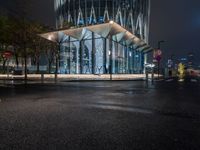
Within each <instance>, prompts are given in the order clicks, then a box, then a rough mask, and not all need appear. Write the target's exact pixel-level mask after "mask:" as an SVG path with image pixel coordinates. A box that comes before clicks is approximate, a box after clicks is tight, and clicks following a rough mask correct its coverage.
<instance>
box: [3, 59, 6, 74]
mask: <svg viewBox="0 0 200 150" xmlns="http://www.w3.org/2000/svg"><path fill="white" fill-rule="evenodd" d="M6 61H7V59H3V73H4V74H5V73H6Z"/></svg>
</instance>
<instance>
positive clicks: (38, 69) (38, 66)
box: [37, 61, 40, 74]
mask: <svg viewBox="0 0 200 150" xmlns="http://www.w3.org/2000/svg"><path fill="white" fill-rule="evenodd" d="M39 72H40V63H39V61H37V74H38V73H39Z"/></svg>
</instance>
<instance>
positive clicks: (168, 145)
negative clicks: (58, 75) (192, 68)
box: [0, 81, 200, 150]
mask: <svg viewBox="0 0 200 150" xmlns="http://www.w3.org/2000/svg"><path fill="white" fill-rule="evenodd" d="M0 99H1V100H0V101H1V102H0V150H199V149H200V84H199V83H178V82H174V81H162V82H156V83H155V84H154V85H151V84H150V83H149V85H148V86H147V84H146V83H145V82H143V81H120V82H115V81H113V82H109V81H105V82H103V81H99V82H65V83H59V84H57V85H53V84H45V85H41V84H30V85H26V87H25V86H24V85H15V86H7V87H5V86H0Z"/></svg>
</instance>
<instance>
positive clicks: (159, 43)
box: [157, 40, 165, 79]
mask: <svg viewBox="0 0 200 150" xmlns="http://www.w3.org/2000/svg"><path fill="white" fill-rule="evenodd" d="M164 42H165V41H164V40H160V41H158V49H157V51H160V52H161V50H160V48H161V43H164ZM160 59H161V57H160V58H159V59H158V60H157V62H158V79H159V78H160Z"/></svg>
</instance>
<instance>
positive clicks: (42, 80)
mask: <svg viewBox="0 0 200 150" xmlns="http://www.w3.org/2000/svg"><path fill="white" fill-rule="evenodd" d="M41 83H44V73H41Z"/></svg>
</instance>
